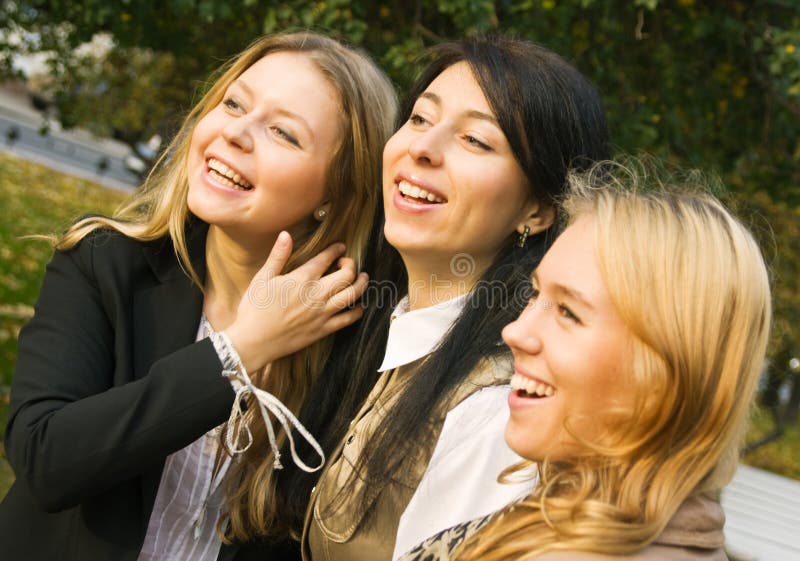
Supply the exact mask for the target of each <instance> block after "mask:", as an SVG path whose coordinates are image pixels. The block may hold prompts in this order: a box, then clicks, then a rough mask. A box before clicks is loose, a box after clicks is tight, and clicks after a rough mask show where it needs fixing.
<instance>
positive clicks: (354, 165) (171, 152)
mask: <svg viewBox="0 0 800 561" xmlns="http://www.w3.org/2000/svg"><path fill="white" fill-rule="evenodd" d="M280 51H290V52H299V53H303V54H305V55H306V56H308V58H309V60H310V61H311V62H312V64H313V65H314V66H315V67H316V68H317V69H318V70H319V71H320V72H321V73H322V75H323V76H324V77H325V78H326V79H327V80H328V81H329V82H330V84H331V85H332V86H333V87H334V89H335V90H336V91H337V92H338V94H339V98H340V103H341V113H340V114H339V115H338V119H339V127H340V133H341V134H340V137H341V141H340V142H339V144H338V146H337V148H336V150H335V152H334V153H333V154H331V156H330V162H329V166H328V173H327V185H326V189H327V199H328V200H329V201H330V209H329V210H328V219H326V220H325V221H323V222H322V223H321V224H320V225H319V226H318V227H317V228H315V229H314V230H312V231H310V232H308V233H306V234H304V235H303V236H301V237H300V238H299V239H295V240H294V247H295V250H294V252H293V254H292V257H291V259H290V261H289V263H288V265H287V269H288V270H291V269H293V268H294V267H296V266H297V265H299V264H301V263H304V262H305V261H306V260H308V259H309V258H310V257H312V256H313V255H315V254H316V253H318V252H319V251H320V250H321V249H323V248H324V247H326V246H328V245H329V244H331V243H333V242H334V241H341V242H344V243H345V245H346V246H347V254H348V256H350V257H352V258H353V259H354V260H355V261H356V263H357V264H358V265H359V266H360V265H361V264H362V263H363V259H364V252H365V249H366V245H367V241H368V237H369V235H370V231H371V229H372V226H373V222H374V219H375V215H376V211H377V209H378V208H379V206H380V202H381V189H380V186H381V162H382V153H383V145H384V144H385V142H386V140H387V139H388V138H389V136H391V134H392V132H393V127H394V123H395V118H396V113H397V98H396V94H395V91H394V89H393V87H392V84H391V83H390V81H389V80H388V78H387V77H386V75H385V74H384V73H383V72H382V71H381V70H380V69H379V68H378V67H377V66H376V65H375V64H374V62H373V61H372V60H371V59H370V58H369V57H368V56H367V55H366V54H365V53H363V52H361V51H359V50H357V49H354V48H351V47H347V46H344V45H342V44H341V43H339V42H338V41H336V40H334V39H331V38H329V37H325V36H323V35H319V34H317V33H313V32H299V33H282V34H275V35H270V36H265V37H262V38H260V39H258V40H256V41H255V42H254V43H252V44H251V45H250V46H249V47H248V48H247V49H245V50H244V51H243V52H242V53H241V54H239V55H238V56H236V57H234V58H232V59H231V60H230V61H229V62H227V63H226V64H225V65H223V66H222V67H221V68H220V69H219V71H218V72H217V75H218V78H217V79H216V80H215V81H214V83H213V85H212V86H211V87H210V89H209V90H208V91H207V92H206V94H205V95H204V96H203V97H202V99H201V100H200V101H199V102H198V103H197V104H196V105H195V106H194V107H193V108H192V110H191V111H190V112H189V114H188V116H187V117H186V119H185V121H184V123H183V125H182V126H181V128H180V130H179V132H178V133H177V135H176V136H175V137H174V139H173V140H172V141H171V142H170V144H169V146H167V148H166V149H165V150H164V153H163V155H162V156H161V158H160V159H159V161H158V162H157V164H156V166H155V169H154V171H153V173H151V174H150V175H149V176H148V178H147V180H146V181H145V183H144V185H143V187H142V188H141V189H140V190H139V191H138V192H137V193H135V194H134V195H133V196H132V197H131V198H130V199H129V200H128V201H127V202H126V203H125V204H124V205H123V206H122V207H121V208H120V210H118V211H117V212H116V213H115V214H114V216H113V217H112V218H108V217H102V216H93V217H88V218H84V219H82V220H80V221H78V222H77V223H76V224H74V225H73V226H72V227H71V228H70V229H69V230H68V231H67V232H66V233H65V234H64V235H63V236H62V237H61V238H60V239H58V240H57V241H56V249H60V250H65V249H69V248H71V247H73V246H74V245H75V244H77V243H78V242H79V241H80V240H82V239H83V238H84V237H86V236H87V235H88V234H90V233H91V232H93V231H95V230H97V229H100V228H110V229H113V230H116V231H118V232H121V233H122V234H124V235H126V236H129V237H131V238H134V239H137V240H141V241H149V240H155V239H158V238H161V237H163V236H167V235H168V236H169V237H170V238H171V240H172V243H173V247H174V250H175V253H176V255H177V257H178V260H179V262H180V264H181V266H182V267H183V268H184V270H186V271H187V274H189V276H191V278H192V279H193V280H194V281H195V282H196V283H197V284H198V285H199V286H200V287H201V288H202V279H200V277H199V276H198V274H197V272H196V271H195V269H194V268H193V267H192V264H191V261H190V258H189V251H188V248H187V243H186V224H187V220H188V219H189V218H190V215H191V213H190V211H189V209H188V206H187V192H188V177H187V171H186V167H187V161H188V155H189V147H190V143H191V138H192V132H193V130H194V127H195V125H196V124H197V123H198V122H199V121H200V120H201V119H202V118H203V117H204V116H205V115H206V114H207V113H208V112H209V111H211V110H212V109H213V108H214V107H216V106H217V105H218V104H219V103H220V102H221V101H222V99H223V96H224V94H225V91H226V90H227V89H228V87H229V86H230V84H231V83H232V82H233V81H235V80H236V79H237V78H238V77H239V76H240V75H241V74H242V73H243V72H244V71H245V70H247V69H248V68H249V67H250V66H252V65H253V64H255V63H256V62H257V61H259V60H260V59H262V58H263V57H264V56H266V55H268V54H269V53H274V52H280ZM331 343H332V342H331V338H330V337H329V338H326V339H323V340H322V341H319V342H317V343H315V344H313V345H311V346H310V347H308V348H306V349H304V350H302V351H299V352H297V353H295V354H293V355H291V356H289V357H285V358H283V359H280V360H278V361H275V362H273V363H272V364H271V365H270V367H269V376H268V377H267V374H266V373H264V372H262V373H260V374H258V375H256V376H255V377H254V382H255V383H256V384H257V385H259V386H260V387H262V388H264V389H267V390H268V391H270V392H271V393H273V394H274V395H276V396H277V397H278V398H280V399H281V400H282V401H283V402H284V404H286V405H287V406H288V407H289V408H290V409H291V410H292V411H294V412H295V413H297V411H298V410H299V408H300V405H301V404H302V402H303V400H304V399H305V396H306V393H307V391H308V389H309V388H310V387H311V385H312V383H313V382H314V380H315V379H316V377H317V376H318V375H319V373H320V372H321V371H322V368H323V366H324V364H325V362H326V360H327V358H328V356H329V354H330V350H331ZM256 410H257V408H256V407H250V408H249V412H248V414H247V415H248V416H247V417H246V422H249V424H250V427H251V429H252V431H253V434H254V438H255V444H254V445H253V446H252V447H251V448H250V449H249V450H248V451H247V452H246V453H245V454H244V457H243V458H242V461H240V462H237V463H235V465H234V467H233V468H232V469H231V473H230V477H229V481H230V482H231V484H230V487H229V499H228V505H227V507H228V511H229V516H230V524H229V526H228V527H227V530H226V537H227V538H238V539H242V540H247V539H251V538H253V537H255V536H258V535H268V534H275V533H278V532H280V531H282V530H281V529H280V528H279V527H278V526H277V524H276V517H275V514H276V512H275V511H276V509H277V508H278V507H277V505H276V501H275V496H274V492H273V491H274V486H275V475H274V473H273V467H272V461H271V451H270V448H269V446H267V445H266V444H265V443H266V440H267V439H266V435H265V429H264V427H263V423H261V422H258V419H256V418H255V412H256ZM284 440H285V434H283V433H281V434H280V435H279V439H278V444H279V445H280V444H281V443H282V442H283V441H284ZM259 444H261V445H259Z"/></svg>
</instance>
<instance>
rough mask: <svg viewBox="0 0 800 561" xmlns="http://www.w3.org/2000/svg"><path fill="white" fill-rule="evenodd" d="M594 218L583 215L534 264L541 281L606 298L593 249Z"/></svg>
mask: <svg viewBox="0 0 800 561" xmlns="http://www.w3.org/2000/svg"><path fill="white" fill-rule="evenodd" d="M594 221H595V218H594V217H591V216H583V217H581V218H579V219H578V220H576V221H575V222H574V223H573V224H571V225H570V226H569V227H568V228H567V229H566V230H564V232H563V233H562V234H561V235H560V236H558V238H556V241H555V242H554V243H553V246H552V247H551V248H550V249H549V250H548V251H547V253H546V254H545V256H544V258H543V259H542V262H541V263H540V264H539V267H538V268H537V276H538V278H539V282H540V283H542V284H545V283H548V282H553V283H558V284H561V285H564V286H567V287H570V288H573V289H576V290H579V291H580V292H581V293H583V294H585V295H586V296H587V297H588V298H590V299H593V300H602V301H605V300H609V297H608V292H607V289H606V284H605V281H604V280H603V277H602V275H601V274H600V267H599V265H598V261H597V251H596V249H595V239H596V235H595V222H594Z"/></svg>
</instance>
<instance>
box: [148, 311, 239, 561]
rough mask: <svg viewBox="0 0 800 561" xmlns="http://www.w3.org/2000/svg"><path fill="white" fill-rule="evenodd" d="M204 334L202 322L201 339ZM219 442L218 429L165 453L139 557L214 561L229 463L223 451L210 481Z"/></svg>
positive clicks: (217, 552)
mask: <svg viewBox="0 0 800 561" xmlns="http://www.w3.org/2000/svg"><path fill="white" fill-rule="evenodd" d="M205 336H206V333H205V330H204V329H203V326H202V324H201V326H200V328H199V329H198V332H197V340H198V341H199V340H200V339H202V338H204V337H205ZM223 426H224V425H223ZM218 446H219V429H218V428H215V429H211V430H210V431H208V432H207V433H206V434H204V435H203V436H201V437H200V438H198V439H197V440H195V441H194V442H192V443H191V444H190V445H189V446H187V447H186V448H183V449H182V450H178V451H177V452H175V453H173V454H170V455H169V456H168V457H167V461H166V463H165V464H164V471H163V472H161V482H160V483H159V485H158V493H157V494H156V500H155V503H154V505H153V512H152V513H151V514H150V521H149V522H148V524H147V535H146V536H145V539H144V544H143V545H142V551H141V552H140V553H139V557H138V559H137V561H184V560H186V561H189V560H191V561H216V559H217V555H218V554H219V549H220V547H221V545H222V542H221V541H220V539H219V538H218V537H217V531H216V529H217V521H218V520H219V517H220V512H221V509H222V506H223V504H222V503H223V501H224V498H225V497H224V485H220V484H219V483H220V482H221V481H222V478H223V477H224V476H225V473H226V472H227V471H228V467H229V466H230V457H229V456H227V455H225V456H224V457H225V462H224V463H223V464H222V465H221V467H220V469H219V470H218V472H217V474H216V477H215V478H214V481H212V480H211V476H212V472H213V470H214V460H215V458H216V455H217V448H218Z"/></svg>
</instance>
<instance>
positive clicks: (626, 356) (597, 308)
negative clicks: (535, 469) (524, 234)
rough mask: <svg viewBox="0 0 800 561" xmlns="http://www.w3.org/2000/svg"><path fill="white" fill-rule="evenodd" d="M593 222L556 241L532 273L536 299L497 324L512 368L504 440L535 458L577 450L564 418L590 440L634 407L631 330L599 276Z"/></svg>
mask: <svg viewBox="0 0 800 561" xmlns="http://www.w3.org/2000/svg"><path fill="white" fill-rule="evenodd" d="M594 220H595V219H594V218H593V217H589V216H585V217H582V218H580V219H578V220H577V221H576V222H575V223H574V224H572V225H571V226H570V227H569V228H567V229H566V230H565V231H564V233H563V234H561V235H560V236H559V237H558V238H557V239H556V241H555V243H554V244H553V247H552V248H551V249H550V250H549V251H548V252H547V254H546V255H545V256H544V258H543V259H542V262H541V264H540V265H539V267H538V268H537V270H536V271H535V272H534V274H533V276H532V284H533V290H534V297H533V298H532V299H531V301H530V303H529V304H528V306H527V307H526V308H525V310H523V312H522V314H520V316H519V318H518V319H517V320H516V321H514V322H513V323H510V324H509V325H507V326H506V327H505V329H504V330H503V340H504V341H505V342H506V344H507V345H508V346H509V347H510V348H511V351H512V353H513V355H514V370H515V373H514V377H513V378H512V382H511V385H512V388H513V389H512V392H511V394H510V395H509V406H510V409H511V416H510V419H509V421H508V425H507V426H506V441H507V442H508V444H509V446H510V447H511V448H512V449H513V450H514V451H516V452H517V453H518V454H520V455H521V456H523V457H525V458H528V459H531V460H534V461H537V460H542V459H543V458H545V457H549V458H552V459H560V458H565V457H569V456H570V455H571V454H574V453H576V452H577V451H579V450H580V447H579V446H578V443H577V442H576V440H575V438H573V436H572V435H570V434H569V432H568V431H567V430H565V424H568V426H569V427H570V428H571V429H572V430H573V431H574V433H575V434H576V435H577V436H578V437H579V438H581V439H587V440H592V439H594V438H596V437H598V436H600V435H601V434H602V433H603V431H604V430H605V429H607V428H608V427H609V425H608V423H606V422H605V421H606V420H609V419H610V417H609V416H608V414H610V413H612V412H613V413H620V412H624V411H627V410H630V409H631V408H632V405H633V400H634V390H633V384H632V383H631V382H632V380H630V379H629V376H628V373H629V372H630V369H631V362H632V356H633V354H632V349H631V343H632V341H633V339H632V337H633V335H632V334H631V332H630V330H629V329H628V327H627V325H625V323H624V322H623V320H622V317H621V316H620V315H619V312H618V311H617V309H616V307H615V306H614V304H613V302H612V300H611V297H610V295H609V293H608V290H607V288H606V284H605V282H604V281H603V278H602V276H601V274H600V269H599V267H598V263H597V257H596V253H595V233H594Z"/></svg>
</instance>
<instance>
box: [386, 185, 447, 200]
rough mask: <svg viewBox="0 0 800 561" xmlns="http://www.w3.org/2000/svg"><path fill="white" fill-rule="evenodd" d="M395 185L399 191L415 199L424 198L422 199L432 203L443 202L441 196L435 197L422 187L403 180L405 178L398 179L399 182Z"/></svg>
mask: <svg viewBox="0 0 800 561" xmlns="http://www.w3.org/2000/svg"><path fill="white" fill-rule="evenodd" d="M397 187H398V189H400V192H401V193H403V194H404V195H406V196H408V197H413V198H415V199H424V200H427V201H430V202H432V203H443V202H444V199H443V198H441V197H437V196H436V195H434V194H433V193H430V192H428V191H426V190H425V189H423V188H422V187H419V186H417V185H412V184H411V183H409V182H408V181H405V180H403V181H400V183H398V184H397Z"/></svg>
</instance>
